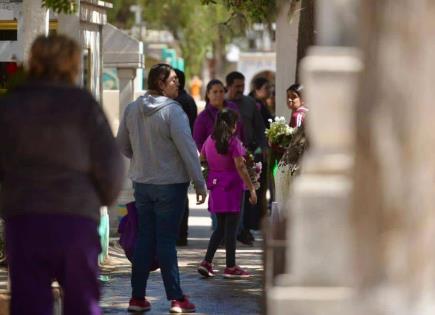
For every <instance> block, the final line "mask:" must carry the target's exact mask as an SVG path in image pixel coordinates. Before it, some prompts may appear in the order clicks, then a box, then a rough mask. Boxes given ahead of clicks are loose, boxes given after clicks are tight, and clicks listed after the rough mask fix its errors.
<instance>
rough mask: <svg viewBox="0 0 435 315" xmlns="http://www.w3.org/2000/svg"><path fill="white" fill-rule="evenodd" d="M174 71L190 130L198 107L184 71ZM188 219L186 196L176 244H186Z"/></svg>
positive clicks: (187, 200) (179, 97)
mask: <svg viewBox="0 0 435 315" xmlns="http://www.w3.org/2000/svg"><path fill="white" fill-rule="evenodd" d="M175 73H176V74H177V76H178V82H179V84H180V85H179V87H178V88H179V90H178V97H177V98H176V99H175V100H176V101H177V102H178V103H180V104H181V107H182V108H183V110H184V112H185V113H186V115H187V117H188V118H189V125H190V131H191V132H192V131H193V124H194V123H195V119H196V116H197V115H198V107H197V106H196V103H195V100H194V99H193V97H192V96H190V95H189V94H188V93H187V92H186V90H185V89H184V86H185V84H186V77H185V75H184V72H183V71H181V70H178V69H175ZM188 220H189V198H186V208H185V211H184V215H183V219H182V220H181V225H180V230H179V233H178V240H177V245H178V246H186V245H187V235H188V230H189V227H188Z"/></svg>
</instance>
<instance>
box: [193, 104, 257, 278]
mask: <svg viewBox="0 0 435 315" xmlns="http://www.w3.org/2000/svg"><path fill="white" fill-rule="evenodd" d="M237 120H238V115H237V113H236V112H234V111H233V110H231V109H223V110H221V111H220V112H219V113H218V114H217V119H216V124H215V127H214V130H213V133H212V134H211V136H209V137H208V138H207V140H206V141H205V142H204V145H203V146H202V150H201V159H202V160H206V161H207V163H208V168H209V171H208V176H207V188H208V189H209V190H210V196H209V210H210V212H212V213H215V214H216V217H217V227H216V229H215V231H214V232H213V234H212V236H211V238H210V242H209V244H208V249H207V253H206V255H205V258H204V261H203V262H202V263H201V264H200V266H199V267H198V272H199V273H200V274H201V275H203V276H204V277H212V276H214V273H213V268H212V264H211V263H212V260H213V257H214V254H215V253H216V250H217V248H218V246H219V243H220V242H221V240H222V239H223V238H224V237H225V252H226V268H225V271H224V277H226V278H241V277H249V273H248V272H246V271H245V270H243V269H241V268H240V267H238V266H237V265H236V259H235V253H236V234H237V227H238V222H239V216H240V206H241V203H242V197H243V191H244V190H245V186H246V187H247V188H248V190H249V194H250V198H249V201H250V203H251V204H256V203H257V195H256V192H255V188H254V186H253V184H252V182H251V179H250V177H249V174H248V171H247V169H246V166H245V160H244V158H243V156H244V155H245V148H244V147H243V145H242V142H241V141H240V140H239V139H238V138H237V137H236V136H235V135H234V134H235V132H236V126H237Z"/></svg>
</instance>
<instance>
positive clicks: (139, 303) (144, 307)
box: [127, 298, 151, 312]
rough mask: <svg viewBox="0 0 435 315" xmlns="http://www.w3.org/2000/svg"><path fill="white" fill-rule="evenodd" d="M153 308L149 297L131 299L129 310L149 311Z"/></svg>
mask: <svg viewBox="0 0 435 315" xmlns="http://www.w3.org/2000/svg"><path fill="white" fill-rule="evenodd" d="M150 309H151V304H150V302H148V301H147V299H143V300H140V299H133V298H131V299H130V303H129V304H128V309H127V311H129V312H147V311H149V310H150Z"/></svg>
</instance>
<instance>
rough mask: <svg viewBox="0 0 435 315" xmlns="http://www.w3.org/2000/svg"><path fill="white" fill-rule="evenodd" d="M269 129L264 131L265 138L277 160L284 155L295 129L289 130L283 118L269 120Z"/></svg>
mask: <svg viewBox="0 0 435 315" xmlns="http://www.w3.org/2000/svg"><path fill="white" fill-rule="evenodd" d="M269 122H270V127H269V128H268V129H266V131H265V133H266V138H267V140H268V142H269V145H270V148H271V150H272V152H273V153H274V155H275V156H276V157H277V158H278V160H279V159H280V158H281V156H282V155H283V154H284V152H285V150H286V148H287V147H288V145H289V144H290V142H291V140H292V136H293V134H294V132H295V128H291V127H290V126H289V125H288V123H287V121H286V120H285V118H284V117H275V120H272V119H269Z"/></svg>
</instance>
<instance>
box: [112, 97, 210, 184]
mask: <svg viewBox="0 0 435 315" xmlns="http://www.w3.org/2000/svg"><path fill="white" fill-rule="evenodd" d="M117 140H118V143H119V145H120V148H121V152H122V153H123V154H124V155H125V156H126V157H128V158H130V159H131V163H130V169H129V177H130V179H131V180H132V181H134V182H138V183H144V184H155V185H165V184H177V183H187V182H189V181H190V179H192V181H193V184H194V186H195V189H196V191H197V192H198V191H201V192H205V191H206V188H205V182H204V178H203V176H202V173H201V166H200V163H199V158H198V151H197V150H196V145H195V142H194V141H193V139H192V135H191V132H190V127H189V120H188V118H187V116H186V114H185V113H184V111H183V109H182V108H181V105H180V104H178V103H177V102H176V101H174V100H173V99H170V98H167V97H165V96H152V95H150V94H149V93H146V94H145V95H143V96H140V97H139V98H138V99H137V100H136V101H134V102H133V103H130V104H128V105H127V107H126V109H125V112H124V116H123V118H122V121H121V124H120V126H119V131H118V136H117Z"/></svg>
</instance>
